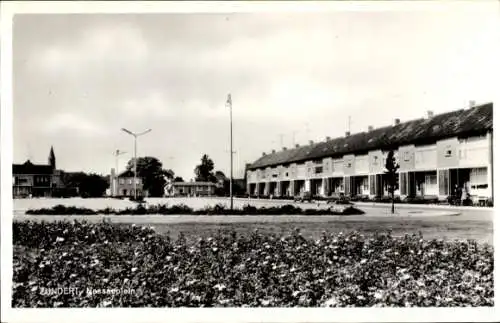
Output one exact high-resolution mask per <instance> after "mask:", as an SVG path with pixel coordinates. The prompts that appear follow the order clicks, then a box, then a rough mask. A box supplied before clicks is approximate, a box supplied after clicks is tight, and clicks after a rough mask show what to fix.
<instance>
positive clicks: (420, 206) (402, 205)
mask: <svg viewBox="0 0 500 323" xmlns="http://www.w3.org/2000/svg"><path fill="white" fill-rule="evenodd" d="M234 200H239V201H251V202H261V203H277V204H283V203H287V204H302V203H297V202H294V201H293V200H283V199H269V198H262V199H256V198H250V199H249V198H241V197H238V198H234ZM317 203H321V204H325V203H326V202H325V201H314V202H313V203H312V204H317ZM352 203H353V204H354V205H356V206H359V207H363V206H364V207H385V208H386V207H390V205H391V203H375V202H352ZM305 204H310V203H305ZM394 206H395V207H396V208H403V209H405V208H409V209H439V210H452V211H467V210H474V211H489V212H491V211H493V210H494V207H487V206H456V205H438V204H408V203H394Z"/></svg>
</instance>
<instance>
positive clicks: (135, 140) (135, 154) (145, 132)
mask: <svg viewBox="0 0 500 323" xmlns="http://www.w3.org/2000/svg"><path fill="white" fill-rule="evenodd" d="M122 131H124V132H126V133H128V134H129V135H131V136H133V137H134V201H137V137H140V136H142V135H145V134H147V133H148V132H151V129H148V130H146V131H143V132H139V133H134V132H132V131H130V130H127V129H125V128H122Z"/></svg>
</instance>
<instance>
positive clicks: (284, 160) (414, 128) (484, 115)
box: [248, 103, 493, 169]
mask: <svg viewBox="0 0 500 323" xmlns="http://www.w3.org/2000/svg"><path fill="white" fill-rule="evenodd" d="M492 129H493V103H488V104H484V105H480V106H476V107H474V108H470V109H467V110H464V109H462V110H457V111H453V112H447V113H443V114H439V115H435V116H434V117H432V118H428V119H423V118H422V119H416V120H412V121H408V122H404V123H400V124H398V125H395V126H387V127H382V128H378V129H374V130H372V131H370V132H361V133H356V134H352V135H350V136H348V137H339V138H335V139H331V140H328V141H326V142H320V143H317V144H313V145H308V146H301V147H298V148H295V149H288V150H284V151H279V152H275V153H271V154H267V155H265V156H262V157H261V158H259V159H257V160H256V161H255V162H254V163H252V164H251V165H250V166H249V167H248V169H256V168H262V167H268V166H275V165H281V164H288V163H293V162H300V161H305V160H311V159H319V158H325V157H341V156H342V155H345V154H356V153H366V152H368V151H370V150H375V149H388V148H392V149H394V148H397V147H398V146H401V145H407V144H425V143H429V142H432V141H436V140H440V139H444V138H449V137H455V136H465V135H474V134H484V133H485V132H487V131H488V130H492Z"/></svg>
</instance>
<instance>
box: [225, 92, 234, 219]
mask: <svg viewBox="0 0 500 323" xmlns="http://www.w3.org/2000/svg"><path fill="white" fill-rule="evenodd" d="M226 106H228V107H229V136H230V147H229V155H230V156H231V158H230V162H231V175H230V177H229V197H230V199H231V211H232V210H233V154H234V151H233V100H232V99H231V94H228V95H227V101H226Z"/></svg>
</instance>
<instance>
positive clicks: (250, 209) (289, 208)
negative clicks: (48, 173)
mask: <svg viewBox="0 0 500 323" xmlns="http://www.w3.org/2000/svg"><path fill="white" fill-rule="evenodd" d="M26 214H32V215H36V214H43V215H45V214H46V215H74V214H78V215H97V214H106V215H111V214H114V215H126V214H131V215H145V214H163V215H168V214H190V215H284V214H287V215H313V214H314V215H360V214H364V212H363V211H362V210H360V209H358V208H355V207H354V206H352V205H351V206H345V207H330V208H327V209H305V210H303V209H301V208H299V207H296V206H293V205H282V206H276V207H260V208H257V207H255V206H251V205H246V206H244V207H243V208H241V209H233V210H231V209H229V208H227V207H225V206H224V205H221V204H217V205H215V206H210V207H205V208H204V209H201V210H194V209H192V208H190V207H189V206H187V205H185V204H178V205H173V206H168V205H166V204H160V205H151V206H143V205H142V204H139V205H137V206H136V207H135V208H126V209H123V210H116V209H111V208H106V209H102V210H92V209H88V208H81V207H74V206H64V205H56V206H54V207H52V208H42V209H36V210H31V209H30V210H27V211H26Z"/></svg>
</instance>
